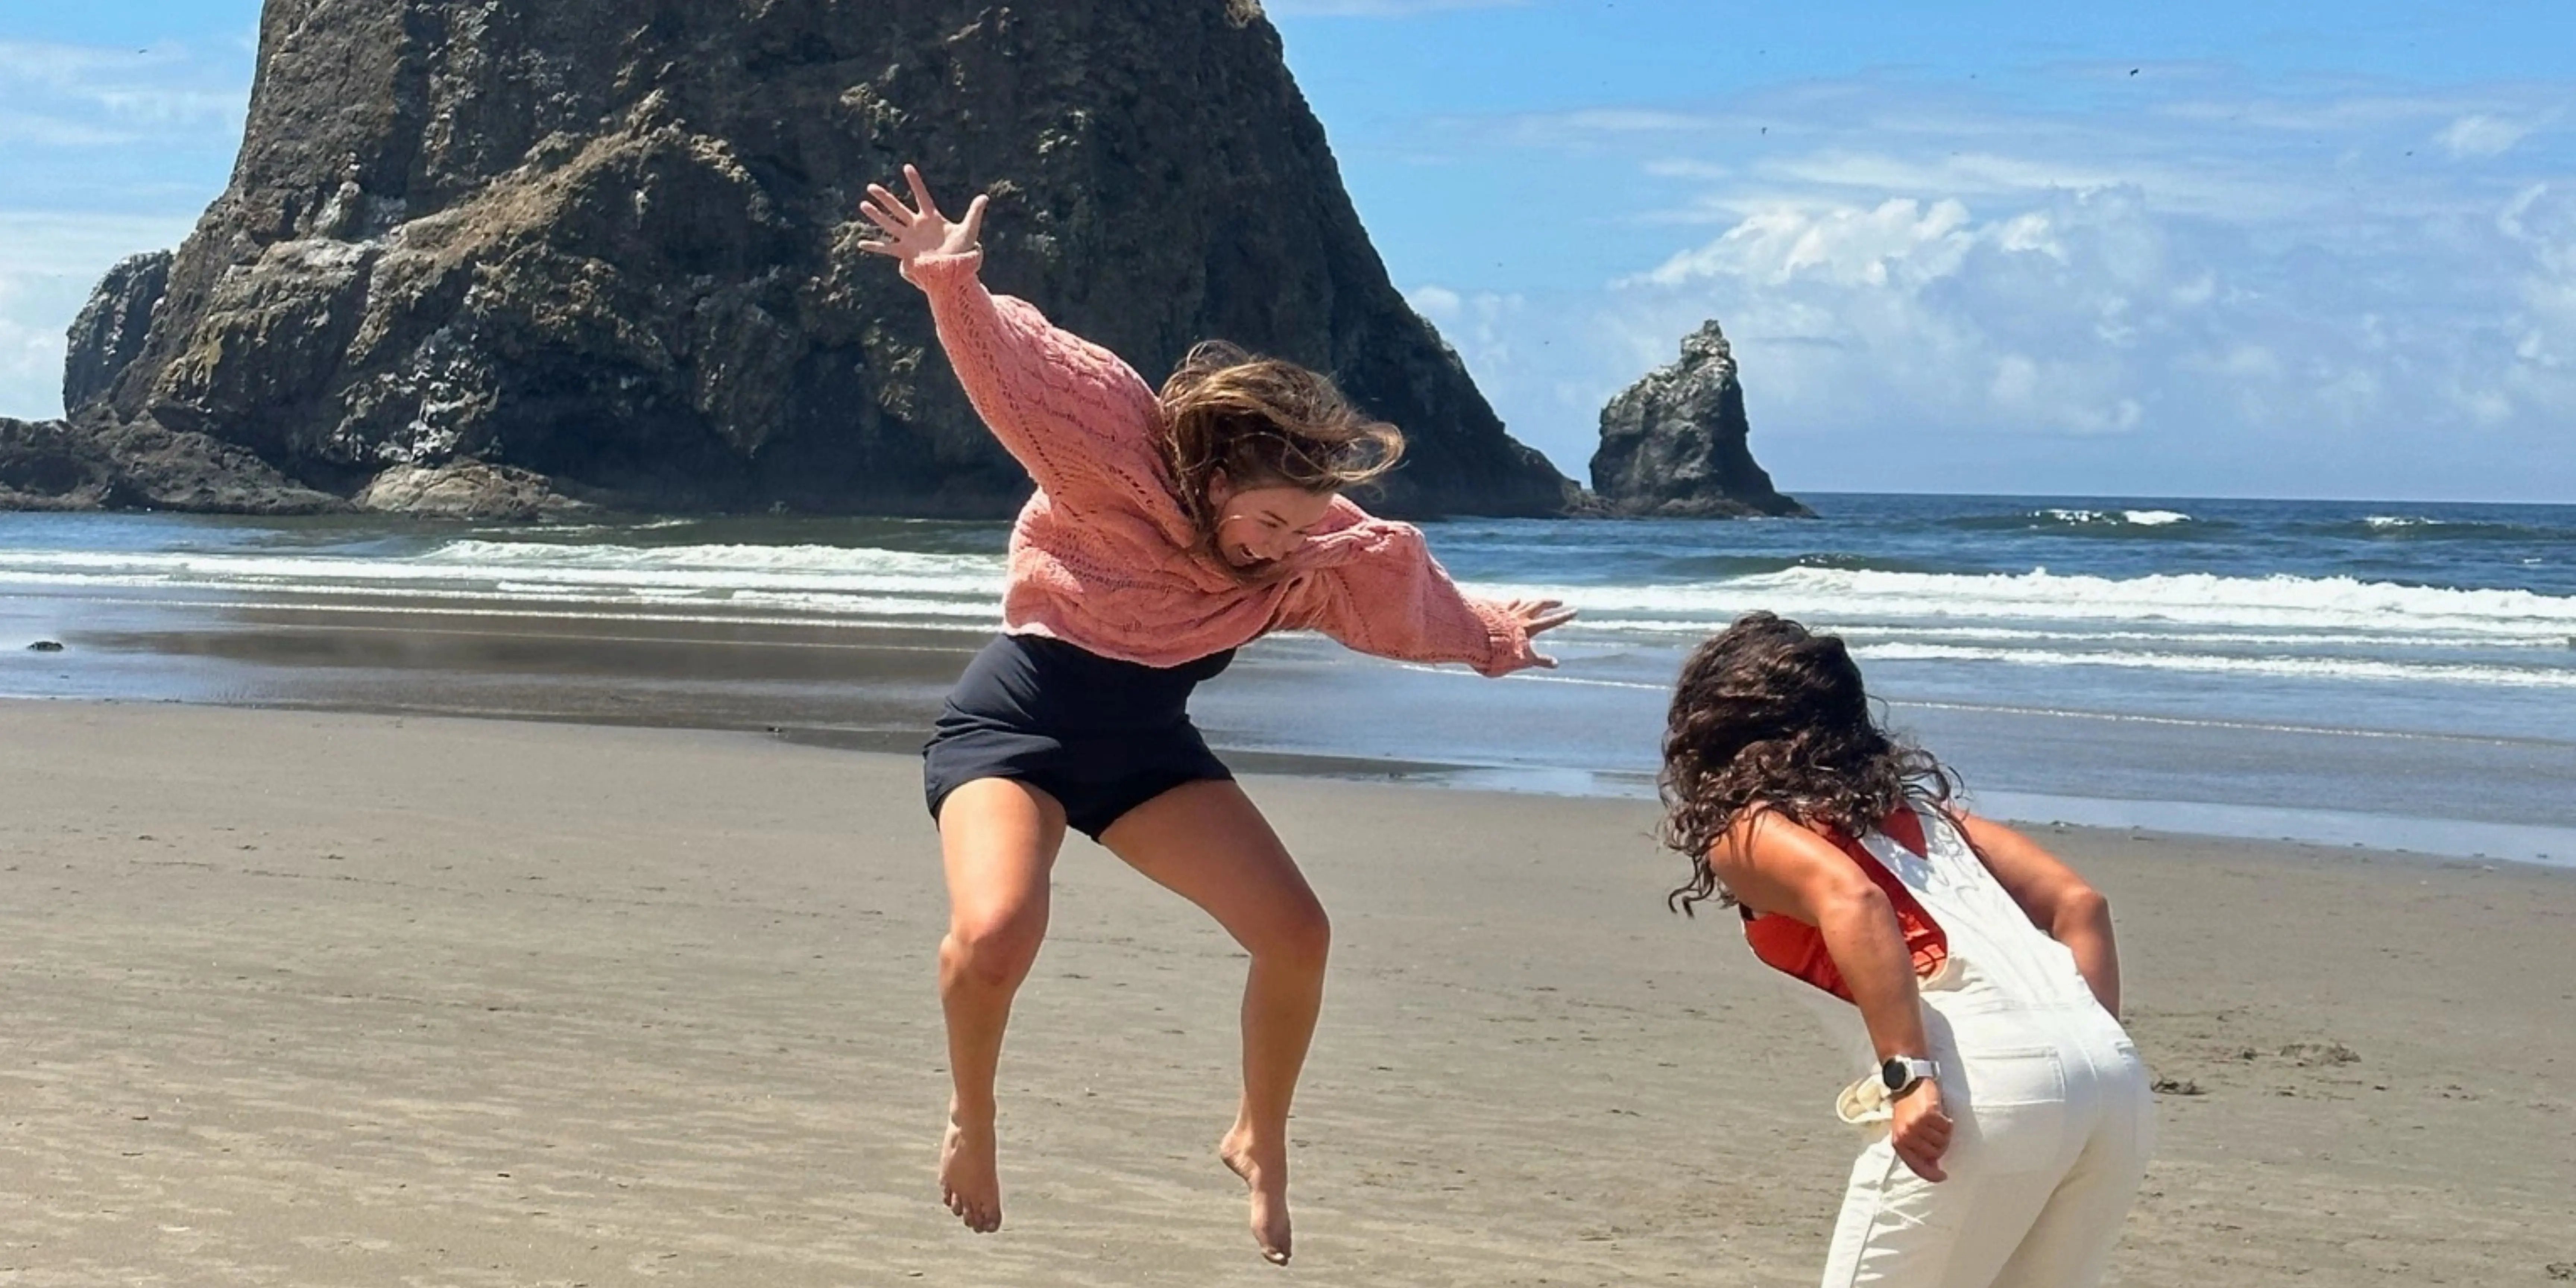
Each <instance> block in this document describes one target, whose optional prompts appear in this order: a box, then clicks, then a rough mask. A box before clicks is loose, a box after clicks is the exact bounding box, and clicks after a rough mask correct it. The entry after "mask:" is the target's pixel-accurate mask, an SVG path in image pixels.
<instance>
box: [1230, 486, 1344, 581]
mask: <svg viewBox="0 0 2576 1288" xmlns="http://www.w3.org/2000/svg"><path fill="white" fill-rule="evenodd" d="M1334 495H1335V494H1334V493H1331V492H1309V491H1307V490H1305V489H1304V488H1298V487H1289V486H1287V485H1284V484H1273V485H1271V486H1268V487H1247V488H1237V487H1235V486H1234V483H1233V481H1232V480H1230V479H1228V478H1227V477H1226V476H1225V472H1224V471H1223V470H1219V471H1217V473H1216V475H1215V477H1213V478H1210V479H1209V480H1208V489H1207V499H1208V509H1209V511H1210V512H1212V513H1213V514H1214V515H1215V516H1216V550H1217V554H1218V555H1220V556H1222V557H1223V558H1224V560H1225V561H1226V562H1227V563H1228V564H1231V565H1233V566H1234V567H1235V568H1237V569H1239V570H1242V571H1246V572H1249V571H1253V570H1256V569H1259V568H1263V567H1266V566H1268V565H1270V564H1273V563H1277V562H1278V561H1280V560H1282V559H1285V558H1287V557H1288V556H1289V554H1290V553H1292V552H1294V551H1295V550H1296V549H1297V547H1298V546H1300V545H1302V544H1304V543H1305V540H1306V537H1307V535H1308V534H1309V533H1311V532H1313V531H1314V530H1315V528H1316V526H1317V525H1318V524H1321V523H1322V522H1323V521H1324V516H1325V515H1326V514H1328V513H1330V512H1331V510H1332V506H1333V497H1334Z"/></svg>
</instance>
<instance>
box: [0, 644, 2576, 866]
mask: <svg viewBox="0 0 2576 1288" xmlns="http://www.w3.org/2000/svg"><path fill="white" fill-rule="evenodd" d="M13 598H14V601H15V602H12V603H9V604H7V605H5V606H0V639H8V640H14V639H17V638H18V637H21V636H23V637H24V638H27V639H33V638H55V637H57V636H58V637H60V638H61V639H62V640H63V641H64V642H66V643H67V644H68V645H69V647H68V648H67V650H66V651H64V652H61V653H45V654H33V653H27V652H24V651H21V650H20V649H18V648H14V647H12V648H6V649H0V694H7V695H9V696H14V697H27V698H46V697H52V698H74V699H86V700H121V701H137V702H150V701H157V700H161V699H166V698H177V699H180V700H184V701H188V702H193V703H203V704H215V705H225V706H237V707H248V708H261V707H274V708H281V709H298V710H333V711H358V712H367V711H374V712H386V713H410V714H453V715H460V716H466V717H472V718H500V719H542V720H558V721H569V722H574V723H593V724H604V725H618V726H643V727H673V728H700V729H728V730H740V731H747V732H762V733H768V734H772V735H775V736H780V737H784V738H788V739H791V740H796V741H807V742H814V743H818V744H825V745H832V746H840V747H852V748H857V749H862V750H878V751H897V752H903V753H910V752H912V751H914V750H917V748H918V746H919V741H920V739H921V738H922V737H924V736H926V732H927V730H928V727H929V725H930V722H931V719H932V717H933V716H934V715H935V714H936V712H937V709H938V704H939V701H940V698H941V696H942V694H943V693H944V692H945V690H946V688H947V686H948V684H949V683H950V682H951V681H952V680H953V679H954V677H955V675H956V673H957V671H958V670H959V669H961V668H962V667H963V665H964V663H965V660H966V659H967V658H968V657H969V656H970V655H971V654H972V653H973V651H974V650H975V649H976V648H978V647H980V646H981V645H982V643H983V641H984V640H985V639H986V638H987V633H986V631H985V630H984V629H983V628H981V627H977V626H951V627H941V626H934V625H928V624H924V625H916V626H908V627H907V626H886V625H876V624H866V623H857V622H850V621H843V620H833V619H829V618H815V617H810V616H798V615H794V614H787V613H775V614H763V613H743V612H734V613H730V614H728V613H697V612H689V611H681V610H678V609H676V608H673V607H671V606H664V607H662V608H655V607H652V606H649V605H645V606H637V605H629V606H627V607H625V608H621V609H611V608H609V607H606V606H600V605H591V606H577V605H571V604H555V605H553V606H549V605H548V604H547V603H546V602H544V601H496V600H491V599H481V598H473V597H465V598H457V599H451V600H440V601H437V602H436V603H435V604H434V605H428V606H424V605H423V604H421V603H418V602H413V601H405V600H382V601H371V600H368V599H366V598H365V597H363V596H359V597H354V598H353V597H349V596H339V597H324V598H323V599H320V600H316V599H311V598H300V597H298V596H297V595H295V594H293V593H288V592H277V593H275V594H272V595H267V596H252V597H250V598H248V599H243V598H239V597H234V598H229V599H225V600H221V601H206V600H201V599H196V598H192V597H189V596H184V595H178V596H151V595H142V596H130V597H104V598H102V597H96V596H92V595H89V594H86V593H83V594H70V595H62V596H49V595H31V596H25V597H13ZM1584 665H1586V663H1585V661H1584V660H1582V659H1580V658H1578V660H1577V661H1576V663H1575V666H1576V668H1577V669H1578V670H1580V669H1581V668H1582V667H1583V666H1584ZM1621 674H1627V673H1626V672H1621ZM1645 678H1646V677H1645V676H1644V675H1642V674H1638V675H1634V676H1633V677H1631V678H1630V679H1620V680H1611V681H1604V680H1601V679H1595V678H1580V677H1576V678H1561V677H1558V676H1554V675H1549V676H1542V677H1540V678H1539V680H1538V681H1535V682H1519V683H1516V682H1514V681H1511V680H1506V681H1504V682H1503V685H1502V687H1499V688H1496V687H1489V686H1491V685H1492V683H1493V682H1491V681H1487V680H1482V679H1478V678H1476V677H1472V676H1467V675H1464V674H1463V673H1459V674H1446V673H1443V674H1415V673H1411V669H1408V668H1402V667H1394V666H1385V665H1376V664H1370V663H1366V662H1354V661H1352V660H1351V659H1349V658H1347V657H1345V656H1344V655H1343V654H1342V653H1341V652H1340V650H1338V648H1337V647H1335V646H1332V645H1329V644H1327V643H1324V642H1322V641H1319V640H1303V639H1296V638H1282V639H1279V640H1276V641H1270V642H1265V643H1264V644H1263V645H1262V646H1261V647H1259V648H1258V649H1256V650H1253V651H1251V652H1248V653H1247V654H1246V655H1245V656H1244V657H1243V658H1242V659H1241V660H1239V661H1238V662H1237V664H1236V666H1235V667H1234V668H1233V669H1232V670H1231V671H1230V672H1229V674H1228V675H1227V676H1225V677H1223V678H1222V679H1220V680H1219V681H1217V682H1216V683H1214V684H1211V685H1209V686H1207V687H1206V688H1204V689H1203V690H1202V691H1201V693H1200V695H1199V698H1198V700H1197V701H1196V702H1194V704H1193V705H1194V709H1195V710H1196V711H1197V712H1198V714H1199V717H1200V724H1201V727H1202V728H1203V729H1204V730H1205V731H1206V733H1207V734H1208V737H1209V740H1210V742H1211V744H1212V745H1214V746H1216V747H1217V748H1218V749H1219V750H1220V751H1221V752H1223V753H1224V754H1225V755H1227V756H1228V757H1229V758H1231V759H1232V760H1233V761H1234V762H1235V763H1236V764H1237V765H1238V766H1240V767H1241V768H1243V769H1245V770H1246V771H1248V772H1252V771H1284V772H1293V773H1299V774H1317V775H1322V776H1326V777H1334V778H1351V779H1360V780H1370V781H1375V780H1380V779H1394V780H1397V781H1404V782H1415V783H1426V784H1432V785H1437V786H1444V787H1463V788H1468V789H1477V790H1505V791H1515V792H1537V793H1543V794H1549V795H1559V796H1571V797H1590V796H1611V797H1624V798H1651V796H1652V794H1653V777H1652V770H1651V765H1650V764H1649V763H1647V760H1646V758H1647V757H1650V756H1651V754H1652V748H1653V742H1654V739H1655V737H1656V736H1657V734H1658V733H1659V732H1660V724H1661V709H1660V708H1661V704H1662V702H1663V700H1664V691H1663V690H1662V689H1661V688H1660V687H1658V686H1656V685H1653V684H1649V683H1642V682H1638V681H1642V680H1644V679H1645ZM1884 687H1885V689H1886V690H1887V694H1886V696H1887V697H1888V699H1889V704H1890V707H1891V711H1892V713H1893V716H1894V719H1895V722H1896V723H1897V724H1898V725H1899V727H1901V728H1903V729H1905V730H1907V731H1909V732H1912V733H1915V734H1917V735H1919V736H1920V737H1921V738H1922V739H1923V740H1924V741H1925V742H1926V743H1927V744H1928V745H1930V746H1932V747H1934V748H1936V749H1938V750H1939V751H1940V752H1941V753H1942V754H1943V755H1944V757H1945V758H1946V759H1948V760H1950V761H1951V762H1952V763H1953V764H1954V765H1957V766H1959V767H1961V768H1962V769H1963V771H1964V772H1965V773H1966V775H1967V777H1968V780H1969V782H1970V784H1971V785H1972V787H1973V788H1974V789H1975V790H1974V791H1972V793H1971V798H1972V800H1973V799H1978V798H1982V799H1983V800H1984V801H1985V804H1984V805H1983V808H1986V809H1988V810H1989V811H1990V812H1993V813H1995V814H1996V815H1997V816H1998V817H2002V818H2008V819H2014V820H2018V821H2024V822H2034V823H2047V822H2054V821H2068V822H2076V823H2084V824H2093V825H2103V826H2112V827H2125V826H2128V825H2131V824H2133V823H2136V822H2141V821H2145V822H2152V823H2154V824H2156V825H2158V826H2159V827H2161V828H2163V829H2166V830H2171V831H2174V832H2178V833H2186V834H2191V835H2200V836H2208V837H2214V838H2236V839H2267V840H2268V839H2290V840H2300V841H2308V842H2314V843H2319V844H2335V845H2349V844H2354V843H2359V844H2361V845H2364V846H2367V847H2372V848H2385V849H2402V850H2412V851H2416V852H2421V853H2424V854H2427V855H2438V856H2450V857H2457V858H2464V859H2477V860H2481V861H2498V862H2520V863H2539V864H2544V865H2550V866H2560V865H2576V805H2570V804H2569V803H2568V801H2567V798H2566V797H2565V794H2564V792H2563V791H2562V790H2560V789H2561V788H2563V786H2564V784H2565V783H2567V782H2569V781H2576V743H2566V742H2550V741H2547V740H2536V739H2531V738H2522V737H2514V736H2496V737H2467V736H2461V735H2452V734H2442V733H2432V732H2423V733H2409V732H2402V731H2370V730H2359V729H2336V728H2327V727H2322V726H2312V725H2305V724H2300V723H2297V722H2272V721H2265V720H2261V719H2247V720H2216V719H2212V718H2206V717H2199V716H2143V715H2137V714H2133V713H2124V712H2121V711H2117V710H2103V711H2092V710H2080V709H2060V708H2047V707H2032V706H2027V705H2016V704H2014V703H2013V702H2011V701H2010V700H2009V699H2008V698H2006V697H2004V696H2003V695H1997V697H1996V698H1995V699H1994V700H1991V701H1988V702H1980V701H1975V700H1967V701H1963V700H1961V697H1960V695H1957V694H1946V695H1945V694H1941V693H1916V692H1912V691H1910V690H1909V689H1908V688H1907V686H1906V685H1904V684H1902V683H1893V682H1892V683H1890V684H1888V685H1886V686H1884ZM2345 800H2358V801H2363V802H2367V803H2369V804H2371V805H2373V806H2375V807H2376V808H2373V809H2366V810H2365V809H2351V808H2344V807H2342V806H2341V805H2340V803H2339V802H2341V801H2345ZM2463 815H2471V816H2472V817H2463Z"/></svg>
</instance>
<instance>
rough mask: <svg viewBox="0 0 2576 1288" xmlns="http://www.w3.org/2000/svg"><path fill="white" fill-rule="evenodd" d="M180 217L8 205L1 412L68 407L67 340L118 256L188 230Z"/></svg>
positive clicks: (3, 230) (163, 243)
mask: <svg viewBox="0 0 2576 1288" xmlns="http://www.w3.org/2000/svg"><path fill="white" fill-rule="evenodd" d="M191 223H192V221H191V220H190V219H188V218H186V217H179V216H129V215H64V214H31V213H26V212H11V211H0V416H15V417H18V418H20V419H25V420H42V419H45V418H47V417H51V416H58V415H60V414H62V381H63V340H64V334H65V333H66V332H67V331H68V330H69V329H70V327H71V321H72V318H73V316H74V315H76V314H78V313H79V312H80V308H81V305H82V304H83V303H84V302H85V301H87V300H88V299H89V294H90V291H91V290H92V289H93V288H94V287H96V286H97V284H98V280H99V279H100V278H101V277H104V276H105V275H106V274H107V270H108V269H109V268H111V267H113V266H114V265H115V264H116V262H117V261H118V260H121V259H123V258H125V257H126V256H128V255H131V254H135V253H137V252H139V251H147V250H166V249H169V248H172V247H175V246H177V245H178V244H179V241H180V239H181V238H183V237H185V236H187V234H188V229H189V227H190V225H191Z"/></svg>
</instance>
